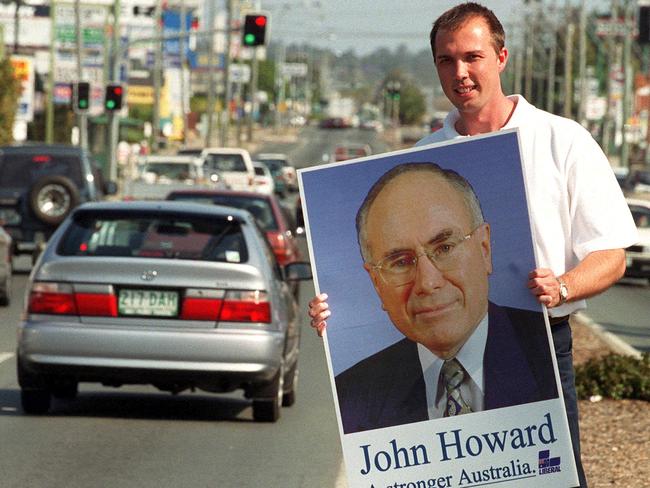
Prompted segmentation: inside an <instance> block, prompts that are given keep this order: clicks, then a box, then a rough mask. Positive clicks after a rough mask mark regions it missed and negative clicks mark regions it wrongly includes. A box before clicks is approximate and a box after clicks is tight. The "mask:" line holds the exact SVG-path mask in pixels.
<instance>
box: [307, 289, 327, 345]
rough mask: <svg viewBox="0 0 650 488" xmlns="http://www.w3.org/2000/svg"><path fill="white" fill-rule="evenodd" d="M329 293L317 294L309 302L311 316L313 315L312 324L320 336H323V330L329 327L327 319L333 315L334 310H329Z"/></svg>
mask: <svg viewBox="0 0 650 488" xmlns="http://www.w3.org/2000/svg"><path fill="white" fill-rule="evenodd" d="M326 300H327V294H326V293H321V294H320V295H316V296H315V297H314V298H312V299H311V301H310V302H309V316H310V317H311V322H310V324H309V325H311V326H312V327H313V328H314V329H316V332H317V333H318V337H323V331H324V330H325V327H327V322H325V319H326V318H327V317H329V316H330V315H332V312H330V311H329V305H327V302H326Z"/></svg>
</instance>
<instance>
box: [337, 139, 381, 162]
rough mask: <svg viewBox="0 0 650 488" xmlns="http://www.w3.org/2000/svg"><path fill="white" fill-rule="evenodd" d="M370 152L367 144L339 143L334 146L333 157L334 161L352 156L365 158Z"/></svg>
mask: <svg viewBox="0 0 650 488" xmlns="http://www.w3.org/2000/svg"><path fill="white" fill-rule="evenodd" d="M371 154H372V149H371V148H370V146H369V145H368V144H355V143H347V144H339V145H337V146H336V147H335V148H334V157H333V158H332V159H333V160H334V161H335V162H336V161H347V160H348V159H354V158H365V157H366V156H370V155H371Z"/></svg>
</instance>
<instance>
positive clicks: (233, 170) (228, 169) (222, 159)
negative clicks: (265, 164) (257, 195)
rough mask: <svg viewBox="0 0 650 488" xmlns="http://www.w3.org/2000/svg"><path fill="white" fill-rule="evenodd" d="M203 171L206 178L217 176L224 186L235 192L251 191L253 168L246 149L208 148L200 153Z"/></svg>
mask: <svg viewBox="0 0 650 488" xmlns="http://www.w3.org/2000/svg"><path fill="white" fill-rule="evenodd" d="M201 160H202V161H203V169H204V171H205V173H206V175H207V176H208V178H212V176H213V175H218V176H219V177H220V178H221V179H222V180H223V182H224V183H225V184H226V186H227V187H228V188H230V189H232V190H236V191H251V190H252V189H253V182H254V180H255V168H254V167H253V160H252V159H251V155H250V153H249V152H248V151H247V150H246V149H240V148H227V147H208V148H206V149H204V150H203V151H202V152H201Z"/></svg>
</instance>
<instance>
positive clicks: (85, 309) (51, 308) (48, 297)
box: [27, 282, 117, 317]
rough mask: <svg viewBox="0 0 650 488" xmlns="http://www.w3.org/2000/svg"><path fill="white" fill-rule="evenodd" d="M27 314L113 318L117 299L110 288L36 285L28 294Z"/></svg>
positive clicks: (108, 286) (82, 285)
mask: <svg viewBox="0 0 650 488" xmlns="http://www.w3.org/2000/svg"><path fill="white" fill-rule="evenodd" d="M27 311H28V312H29V313H44V314H53V315H79V316H81V315H92V316H98V317H117V298H116V296H115V294H114V293H113V287H112V286H110V285H92V284H81V285H72V284H70V283H46V282H36V283H34V285H33V286H32V289H31V291H30V294H29V302H28V305H27Z"/></svg>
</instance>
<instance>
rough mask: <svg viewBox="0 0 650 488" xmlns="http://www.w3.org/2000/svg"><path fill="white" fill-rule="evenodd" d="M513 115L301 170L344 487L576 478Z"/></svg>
mask: <svg viewBox="0 0 650 488" xmlns="http://www.w3.org/2000/svg"><path fill="white" fill-rule="evenodd" d="M522 172H523V168H522V161H521V152H520V149H519V134H518V132H517V130H516V129H513V130H507V131H501V132H499V133H495V134H488V135H483V136H477V137H472V138H463V139H460V140H455V141H448V142H444V143H440V144H434V145H429V146H424V147H420V148H414V149H408V150H402V151H396V152H392V153H384V154H379V155H376V156H372V157H367V158H361V159H355V160H350V161H344V162H340V163H332V164H328V165H323V166H318V167H314V168H308V169H303V170H300V171H299V176H300V182H301V188H300V191H301V198H302V205H303V211H304V216H305V223H306V229H307V239H308V243H309V252H310V258H311V263H312V267H313V272H314V280H315V286H316V290H317V292H319V293H320V292H324V293H327V294H328V296H329V298H328V303H329V306H330V310H331V311H332V315H331V317H329V319H328V320H327V323H328V326H327V331H326V335H325V337H324V345H325V350H326V356H327V361H328V368H329V373H330V378H331V380H332V389H333V397H334V401H335V406H336V413H337V419H338V425H339V431H340V437H341V444H342V447H343V455H344V458H345V464H346V473H347V477H348V484H349V486H350V488H387V487H400V488H456V487H459V488H460V487H462V488H468V487H477V486H490V485H498V486H500V487H508V486H512V487H521V486H526V487H527V488H528V487H531V488H534V487H540V488H541V487H544V488H547V487H549V486H554V487H558V488H559V487H571V486H575V485H577V475H576V470H575V464H574V460H573V453H572V448H571V438H570V434H569V428H568V423H567V420H566V415H565V410H564V404H563V399H562V395H561V394H560V392H561V386H560V380H559V376H558V372H557V364H556V362H555V355H554V354H553V346H552V339H551V333H550V326H549V322H548V316H547V314H546V310H545V309H544V308H543V307H542V306H541V305H540V304H539V303H538V302H537V301H536V300H535V298H534V297H533V296H532V294H530V292H529V291H528V289H527V287H526V283H527V280H528V273H529V272H530V271H531V270H533V269H535V268H536V267H537V266H536V258H535V247H534V245H533V243H534V236H533V231H532V230H531V224H530V218H529V209H528V204H527V198H526V186H525V182H524V179H523V173H522Z"/></svg>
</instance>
